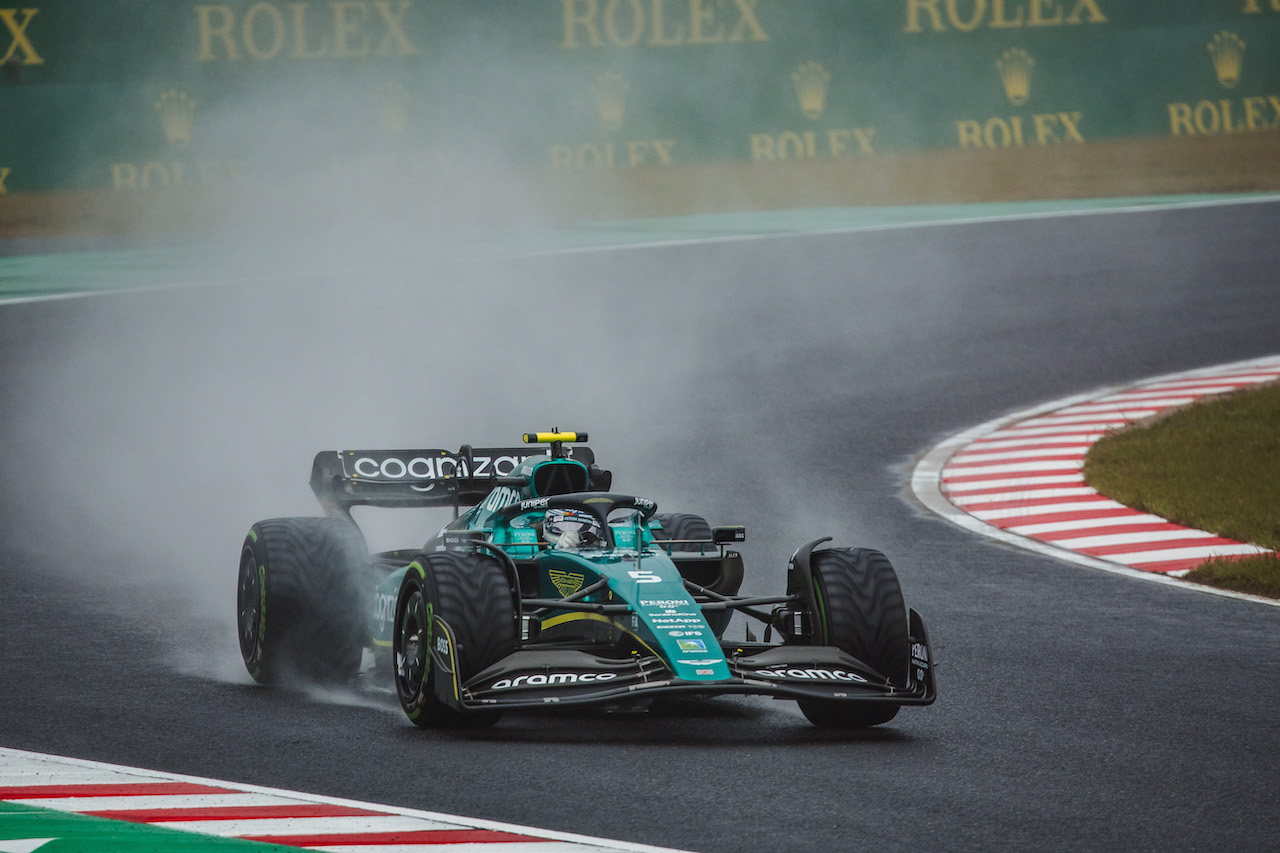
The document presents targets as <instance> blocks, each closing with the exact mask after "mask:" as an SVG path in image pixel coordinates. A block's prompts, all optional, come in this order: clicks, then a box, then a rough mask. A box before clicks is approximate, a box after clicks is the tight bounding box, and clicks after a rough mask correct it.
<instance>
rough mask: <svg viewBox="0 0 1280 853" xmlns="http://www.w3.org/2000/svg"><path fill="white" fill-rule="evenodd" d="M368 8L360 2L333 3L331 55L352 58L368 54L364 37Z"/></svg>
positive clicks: (367, 46) (349, 0)
mask: <svg viewBox="0 0 1280 853" xmlns="http://www.w3.org/2000/svg"><path fill="white" fill-rule="evenodd" d="M368 15H369V8H368V7H367V6H366V5H365V4H364V3H361V2H352V0H347V2H339V3H334V4H333V38H334V44H333V55H334V56H336V57H338V58H339V59H353V58H355V57H360V56H368V55H369V43H368V41H366V40H365V37H364V23H365V19H366V18H367V17H368Z"/></svg>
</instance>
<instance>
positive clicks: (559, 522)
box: [542, 509, 601, 551]
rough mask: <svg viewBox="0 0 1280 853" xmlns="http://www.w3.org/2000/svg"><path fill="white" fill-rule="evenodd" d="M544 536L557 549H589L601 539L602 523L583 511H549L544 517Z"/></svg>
mask: <svg viewBox="0 0 1280 853" xmlns="http://www.w3.org/2000/svg"><path fill="white" fill-rule="evenodd" d="M542 536H543V538H544V539H546V540H547V541H548V542H550V543H551V545H552V546H553V547H555V548H563V549H565V550H569V551H576V550H577V549H579V548H589V547H591V546H592V545H595V544H596V543H598V542H599V541H600V539H601V536H600V521H599V519H597V518H596V517H595V516H594V515H592V514H591V513H589V512H587V511H586V510H582V509H549V510H547V513H546V515H545V516H543V529H542Z"/></svg>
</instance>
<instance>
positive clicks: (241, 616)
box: [236, 518, 373, 684]
mask: <svg viewBox="0 0 1280 853" xmlns="http://www.w3.org/2000/svg"><path fill="white" fill-rule="evenodd" d="M370 573H371V567H370V558H369V553H368V549H367V548H366V546H365V542H364V537H363V536H362V535H361V534H360V530H359V529H358V528H357V527H356V526H355V525H354V524H352V523H351V522H350V521H347V520H345V519H339V518H273V519H268V520H266V521H259V522H258V523H257V524H254V525H253V527H251V528H250V529H249V535H248V536H246V537H245V540H244V546H243V547H242V548H241V551H240V575H239V581H238V584H237V595H236V609H237V615H238V623H239V626H238V627H239V635H240V654H241V657H242V658H243V659H244V664H245V668H246V669H248V670H249V675H250V676H252V677H253V679H254V680H255V681H258V682H259V683H262V684H278V683H282V682H291V681H297V680H303V681H312V682H320V683H327V684H332V683H338V682H342V681H345V680H347V679H348V678H350V677H351V676H353V675H355V674H356V673H357V672H358V671H359V668H360V661H361V656H362V654H363V651H364V646H365V642H366V638H367V635H368V619H369V612H370V598H371V596H372V594H373V584H372V583H371V581H370Z"/></svg>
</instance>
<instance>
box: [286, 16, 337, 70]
mask: <svg viewBox="0 0 1280 853" xmlns="http://www.w3.org/2000/svg"><path fill="white" fill-rule="evenodd" d="M308 8H309V7H308V6H307V4H306V3H294V4H293V53H292V54H291V55H290V57H289V58H290V59H324V58H325V57H326V56H328V55H329V41H328V39H325V38H320V39H319V40H318V41H317V46H316V47H315V48H314V49H308V48H307V37H308V29H307V9H308Z"/></svg>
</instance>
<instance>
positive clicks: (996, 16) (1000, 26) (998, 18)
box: [991, 0, 1023, 30]
mask: <svg viewBox="0 0 1280 853" xmlns="http://www.w3.org/2000/svg"><path fill="white" fill-rule="evenodd" d="M992 2H993V4H994V5H993V6H992V9H991V28H992V29H993V30H1008V29H1017V28H1018V27H1021V26H1022V12H1023V9H1022V7H1021V6H1019V7H1018V14H1017V15H1016V16H1014V17H1013V18H1006V17H1005V15H1004V0H992Z"/></svg>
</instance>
